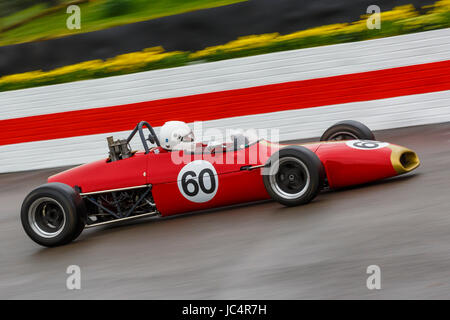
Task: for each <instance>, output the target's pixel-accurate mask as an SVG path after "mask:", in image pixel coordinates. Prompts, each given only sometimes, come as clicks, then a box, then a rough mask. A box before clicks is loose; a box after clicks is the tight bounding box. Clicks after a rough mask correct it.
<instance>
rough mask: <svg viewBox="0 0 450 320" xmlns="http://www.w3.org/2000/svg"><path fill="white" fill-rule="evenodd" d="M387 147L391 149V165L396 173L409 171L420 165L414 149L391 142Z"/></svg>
mask: <svg viewBox="0 0 450 320" xmlns="http://www.w3.org/2000/svg"><path fill="white" fill-rule="evenodd" d="M389 148H390V149H391V150H392V153H391V163H392V166H393V167H394V169H395V171H396V172H397V173H398V174H402V173H407V172H410V171H412V170H414V169H416V168H417V167H418V166H419V165H420V160H419V157H418V156H417V154H416V153H415V152H414V151H412V150H410V149H408V148H405V147H401V146H397V145H393V144H391V145H389Z"/></svg>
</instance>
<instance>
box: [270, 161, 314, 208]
mask: <svg viewBox="0 0 450 320" xmlns="http://www.w3.org/2000/svg"><path fill="white" fill-rule="evenodd" d="M282 174H285V175H286V177H285V179H288V181H289V182H288V183H291V182H293V181H295V180H296V179H298V180H297V181H295V183H292V188H290V187H287V186H286V185H284V184H282V181H283V180H284V179H283V178H282V177H281V175H282ZM291 175H294V176H295V175H296V177H294V179H292V180H291V178H292V177H291ZM269 182H270V186H271V188H272V190H273V191H274V192H275V193H276V194H277V195H278V196H280V197H282V198H284V199H287V200H293V199H297V198H299V197H301V196H302V195H304V194H305V193H306V191H307V190H308V188H309V185H310V184H311V177H310V174H309V170H308V168H307V166H306V165H305V164H304V163H303V162H302V161H301V160H300V159H297V158H295V157H283V158H281V159H279V160H278V161H277V162H275V163H274V164H273V165H272V166H271V167H270V172H269ZM295 191H297V192H295Z"/></svg>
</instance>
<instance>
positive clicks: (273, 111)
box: [0, 0, 450, 299]
mask: <svg viewBox="0 0 450 320" xmlns="http://www.w3.org/2000/svg"><path fill="white" fill-rule="evenodd" d="M71 5H75V6H78V7H79V9H80V11H79V12H80V16H79V18H80V28H79V29H78V28H75V29H73V28H68V26H67V21H68V19H71V18H72V17H73V15H74V14H76V13H75V12H73V11H72V12H70V13H67V8H68V7H69V6H71ZM370 5H376V6H378V7H379V8H380V10H381V15H380V19H381V25H380V26H381V28H380V29H377V28H375V29H373V28H369V27H368V24H367V21H368V19H369V20H370V19H371V18H372V19H373V16H372V17H371V14H372V13H373V12H370V11H369V12H368V7H369V6H370ZM71 21H72V20H71ZM449 28H450V0H439V1H436V0H429V1H428V0H427V1H418V0H398V1H393V0H378V1H372V0H342V1H335V0H315V1H308V0H47V1H45V0H15V1H10V0H0V129H1V135H0V203H1V204H2V206H1V207H2V208H1V209H0V243H1V244H0V249H1V252H2V254H1V255H0V265H1V268H0V298H32V299H34V298H56V297H57V298H67V299H70V298H90V299H98V298H111V299H121V298H153V299H159V298H166V299H168V298H189V299H191V298H200V299H203V298H204V299H207V298H222V299H233V298H246V299H254V298H269V299H279V298H281V299H292V298H306V299H308V298H332V299H340V298H351V299H352V298H355V299H359V298H364V299H379V298H394V299H395V298H411V299H415V298H445V299H448V298H450V296H449V292H450V283H449V282H448V279H450V277H449V276H450V274H449V270H450V258H449V257H450V255H449V254H448V253H449V250H450V249H449V246H448V244H449V243H450V238H449V233H448V230H449V227H450V219H449V217H448V212H450V206H449V203H448V194H449V190H450V186H449V182H448V176H449V174H450V172H449V167H448V162H449V161H450V148H449V142H450V125H449V123H450V122H449V121H450V77H449V76H448V75H449V74H450V29H449ZM347 119H353V120H358V121H361V122H363V123H365V124H366V125H368V126H369V127H370V128H371V129H372V130H374V131H375V135H376V137H377V139H379V140H386V141H389V142H392V143H396V144H401V145H405V146H406V147H409V148H411V149H413V150H415V151H416V152H417V153H418V154H419V157H420V158H421V160H422V167H421V168H420V169H419V170H417V173H415V174H413V175H409V176H405V177H403V178H399V179H394V180H389V181H385V182H381V183H376V184H371V185H367V186H364V187H362V188H358V189H346V190H341V191H339V192H336V193H325V194H323V195H321V196H319V197H318V199H317V200H316V201H314V202H313V203H311V204H310V205H308V206H306V207H301V208H280V207H279V206H278V205H277V204H275V203H263V204H258V205H255V206H244V207H239V208H228V209H226V210H223V211H220V212H214V213H209V214H196V215H190V216H184V217H180V218H174V219H167V220H164V221H161V222H157V221H152V220H150V221H148V222H147V223H146V222H144V223H139V222H137V223H129V224H127V225H125V226H122V227H120V228H118V227H105V228H103V230H88V231H86V232H84V233H83V234H82V236H81V237H80V239H79V240H78V241H76V242H74V243H72V244H71V245H69V246H65V247H61V248H56V249H51V250H47V249H41V248H40V247H38V246H36V245H34V243H32V242H31V241H30V240H29V239H28V238H27V237H26V235H25V234H24V232H23V230H22V229H21V226H20V223H19V221H18V213H19V209H20V206H21V203H22V201H23V198H24V197H25V196H26V194H27V193H28V192H29V191H30V190H31V189H32V188H33V187H35V186H37V185H40V184H42V183H45V181H46V178H47V176H48V175H50V174H53V173H56V172H58V171H60V170H62V169H66V168H70V167H72V166H74V165H79V164H82V163H86V162H89V161H93V160H96V159H100V158H105V157H106V156H107V152H108V148H107V144H106V137H107V136H110V135H114V136H115V138H123V137H125V136H126V135H128V132H129V130H132V129H133V128H134V126H135V125H136V123H137V122H139V121H141V120H146V121H148V122H149V123H150V124H151V125H153V126H154V127H155V128H156V130H157V132H158V130H159V127H160V126H161V125H162V124H163V123H164V122H165V121H168V120H182V121H185V122H187V123H189V124H192V123H193V122H194V121H202V122H203V127H204V129H208V128H219V129H222V130H224V129H228V128H242V129H249V128H255V129H272V128H273V129H277V130H279V132H280V138H281V140H283V141H288V140H289V141H292V140H294V141H311V140H314V139H317V137H319V136H320V135H321V134H322V133H323V132H324V130H325V129H326V128H328V127H329V126H330V125H332V124H334V123H336V122H338V121H340V120H347ZM133 148H134V149H142V146H141V145H140V144H139V141H136V143H135V144H134V145H133ZM69 264H78V265H80V266H81V268H82V270H83V275H84V276H83V277H84V278H83V279H85V280H83V281H84V282H83V289H82V290H81V291H80V292H69V291H67V290H66V289H65V285H64V284H65V279H66V274H65V269H66V267H67V266H68V265H69ZM371 264H377V265H380V267H381V269H382V272H383V280H382V288H383V289H382V290H374V291H369V290H368V289H367V288H366V286H365V283H366V282H365V281H366V277H367V275H366V273H365V270H366V267H367V266H368V265H371Z"/></svg>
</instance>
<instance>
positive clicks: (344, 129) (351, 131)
mask: <svg viewBox="0 0 450 320" xmlns="http://www.w3.org/2000/svg"><path fill="white" fill-rule="evenodd" d="M340 140H375V136H374V134H373V132H372V131H371V130H370V129H369V128H368V127H367V126H366V125H364V124H362V123H361V122H358V121H354V120H345V121H341V122H338V123H335V124H334V125H332V126H331V127H329V128H328V129H327V130H326V131H325V132H324V134H323V135H322V137H321V138H320V141H340Z"/></svg>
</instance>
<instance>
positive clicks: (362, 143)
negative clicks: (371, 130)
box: [346, 140, 389, 150]
mask: <svg viewBox="0 0 450 320" xmlns="http://www.w3.org/2000/svg"><path fill="white" fill-rule="evenodd" d="M346 144H347V146H349V147H350V148H353V149H359V150H376V149H381V148H384V147H387V146H388V145H389V143H387V142H379V141H372V140H350V141H347V142H346Z"/></svg>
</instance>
